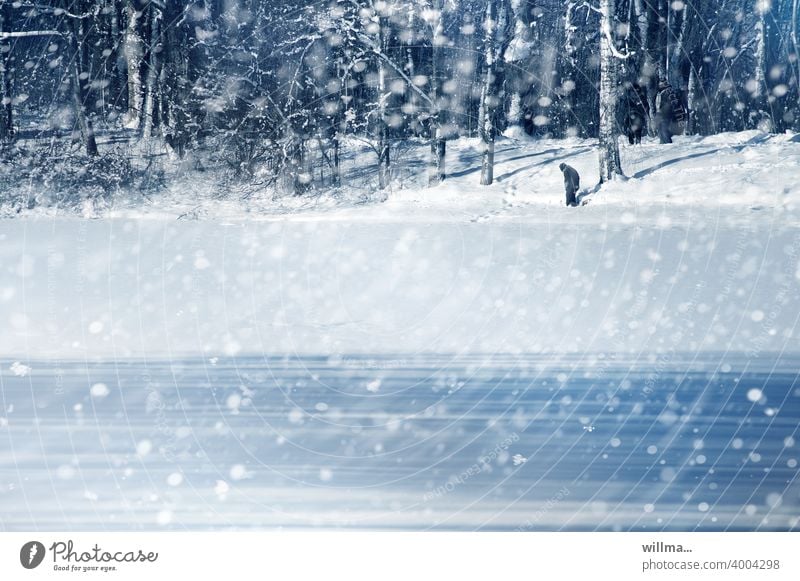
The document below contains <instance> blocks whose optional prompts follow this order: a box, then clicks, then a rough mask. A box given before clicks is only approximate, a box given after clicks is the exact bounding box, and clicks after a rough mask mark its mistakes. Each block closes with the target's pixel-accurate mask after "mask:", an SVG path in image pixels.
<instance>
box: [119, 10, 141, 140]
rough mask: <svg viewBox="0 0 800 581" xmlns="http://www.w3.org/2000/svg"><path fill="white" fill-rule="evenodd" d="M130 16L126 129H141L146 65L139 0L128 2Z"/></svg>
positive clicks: (128, 14) (128, 25) (127, 33)
mask: <svg viewBox="0 0 800 581" xmlns="http://www.w3.org/2000/svg"><path fill="white" fill-rule="evenodd" d="M126 12H127V16H128V23H127V27H126V28H125V41H124V42H125V45H124V49H123V52H124V54H125V63H126V65H127V73H128V112H127V114H126V116H125V127H127V128H128V129H139V128H140V127H141V125H142V113H143V109H144V88H143V86H142V85H143V74H144V71H143V68H144V67H143V63H144V52H145V50H144V49H145V44H144V30H143V28H144V26H143V24H144V19H145V13H144V7H143V6H142V4H141V3H140V2H139V0H128V4H127V6H126Z"/></svg>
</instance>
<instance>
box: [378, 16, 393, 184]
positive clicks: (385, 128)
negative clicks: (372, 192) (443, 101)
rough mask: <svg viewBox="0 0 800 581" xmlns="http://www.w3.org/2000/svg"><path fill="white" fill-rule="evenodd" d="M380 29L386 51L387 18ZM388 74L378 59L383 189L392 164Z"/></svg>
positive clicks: (379, 179) (380, 168) (381, 22)
mask: <svg viewBox="0 0 800 581" xmlns="http://www.w3.org/2000/svg"><path fill="white" fill-rule="evenodd" d="M378 22H379V24H380V26H379V28H380V30H379V31H378V35H379V38H378V42H379V43H380V45H379V46H380V47H381V51H383V52H384V54H385V53H386V49H387V47H388V35H387V30H386V27H387V26H388V25H389V23H388V20H387V19H386V18H383V17H381V18H380V19H379V20H378ZM387 74H388V71H387V65H386V63H385V62H384V60H383V59H379V60H378V119H377V123H378V188H379V189H381V190H383V189H386V187H388V185H389V167H390V164H391V159H390V156H389V153H390V147H391V145H390V143H389V124H388V119H387V109H388V101H389V98H390V97H391V93H390V92H389V91H388V87H387V83H386V76H387Z"/></svg>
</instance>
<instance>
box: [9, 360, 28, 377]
mask: <svg viewBox="0 0 800 581" xmlns="http://www.w3.org/2000/svg"><path fill="white" fill-rule="evenodd" d="M9 369H10V370H11V373H13V374H14V375H16V376H17V377H25V376H26V375H28V374H29V373H30V372H31V368H30V367H28V366H27V365H25V364H24V363H21V362H19V361H15V362H14V363H12V364H11V367H9Z"/></svg>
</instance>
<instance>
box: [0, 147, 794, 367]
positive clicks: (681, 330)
mask: <svg viewBox="0 0 800 581" xmlns="http://www.w3.org/2000/svg"><path fill="white" fill-rule="evenodd" d="M798 141H799V140H798V139H797V138H796V137H795V136H792V135H780V136H769V135H765V134H759V133H756V132H751V133H740V134H727V135H721V136H715V137H709V138H704V139H701V138H692V139H689V138H681V139H678V140H677V143H676V144H674V145H670V146H661V145H658V144H654V143H647V144H645V145H643V146H641V147H635V148H628V147H625V148H624V151H623V159H624V165H625V167H626V171H627V173H628V175H629V176H631V177H630V179H628V180H627V181H621V182H619V183H615V184H611V185H608V186H605V187H603V188H602V189H601V190H600V191H599V192H597V193H594V194H592V195H590V196H589V197H588V198H587V199H588V205H586V206H584V207H581V208H578V209H571V208H565V207H563V199H562V185H561V175H560V172H559V171H558V167H557V165H558V163H559V162H560V161H562V160H563V161H567V162H568V163H570V164H572V165H574V166H575V167H576V168H577V169H578V170H579V171H580V172H581V174H582V176H583V177H584V185H585V186H587V187H593V185H594V181H595V180H596V175H597V174H596V167H595V166H596V154H595V151H594V150H593V149H592V147H591V145H592V144H591V143H588V142H577V141H576V142H558V141H545V142H533V141H524V142H519V141H513V140H504V141H503V142H502V143H501V145H500V146H499V153H498V168H497V172H496V173H497V176H498V180H497V183H496V184H495V185H493V186H491V187H489V188H481V187H480V186H477V185H476V183H477V180H478V166H477V159H478V150H477V144H476V143H475V142H471V141H467V140H463V141H459V142H456V143H453V144H451V147H450V150H449V164H450V170H449V171H450V172H451V178H450V179H449V180H448V181H447V182H446V183H445V184H444V185H442V186H440V187H437V188H417V187H414V184H415V183H417V182H418V181H420V180H423V179H424V175H418V174H419V173H420V171H421V170H420V169H419V168H417V171H416V173H415V174H413V176H411V177H408V179H402V180H398V181H396V182H395V184H394V186H393V189H392V190H391V192H389V193H388V196H387V199H386V200H385V201H374V199H373V201H367V202H365V203H354V200H355V199H357V196H355V195H352V196H348V195H345V194H342V193H340V194H339V195H326V196H320V197H318V198H314V199H312V200H309V199H294V198H290V199H285V198H284V199H280V200H278V201H272V199H271V198H270V201H269V202H267V197H265V198H264V199H261V200H258V199H257V200H254V201H252V202H251V203H250V204H249V205H248V206H247V207H246V208H245V207H244V206H243V205H242V204H241V203H240V202H230V201H229V202H222V201H211V200H204V199H203V198H202V196H199V195H198V196H199V197H198V198H197V199H196V200H194V201H193V204H194V206H195V208H201V211H198V212H197V214H199V215H201V216H208V217H209V218H210V219H208V220H199V221H192V220H188V221H187V220H175V219H174V217H175V216H176V215H178V214H181V213H184V212H185V211H186V208H187V207H188V201H187V200H188V199H189V195H188V194H189V193H191V192H186V191H184V192H183V193H182V196H183V197H182V198H181V199H180V200H181V201H179V202H178V201H176V200H179V198H180V196H178V194H176V196H178V197H175V198H170V200H171V201H170V204H172V205H169V204H166V203H165V204H164V205H163V206H161V207H158V206H154V207H152V208H151V209H150V210H148V212H145V213H142V210H141V208H132V207H128V208H123V207H118V208H116V209H115V210H113V211H112V212H111V214H110V215H109V216H110V217H109V218H108V219H103V220H90V221H85V220H78V219H68V218H65V217H59V216H50V217H44V216H38V217H30V218H28V219H18V220H7V221H3V222H2V223H0V241H2V245H1V246H0V261H1V262H0V268H2V272H3V273H4V275H3V277H2V279H0V321H2V322H3V324H4V325H5V326H6V331H5V332H4V333H2V334H0V354H3V355H6V356H9V357H12V356H13V357H18V358H40V357H62V358H69V359H73V358H84V357H104V356H111V355H113V356H117V357H128V356H142V355H147V356H159V357H161V356H172V355H176V354H181V355H204V356H205V355H208V356H213V355H234V354H238V355H241V354H260V353H270V354H275V353H295V352H296V353H313V354H325V353H331V352H334V353H364V352H367V353H397V352H411V353H413V352H439V353H441V352H454V353H460V352H489V353H494V352H512V353H515V352H523V353H532V352H534V353H535V352H559V353H560V352H583V351H593V352H594V351H598V352H609V351H613V352H621V351H629V352H639V351H649V352H653V351H660V352H670V351H673V350H677V351H694V350H707V351H727V350H734V351H741V352H748V351H749V352H754V353H757V352H761V351H774V352H778V353H780V352H783V351H789V352H797V351H798V350H800V344H799V343H798V339H797V337H796V335H795V332H794V329H795V326H796V323H797V317H798V314H799V313H800V299H799V298H798V297H800V294H798V292H797V291H798V284H800V281H799V280H798V277H800V272H799V271H798V257H800V230H798V224H800V221H799V220H798V217H799V216H800V214H798V204H797V201H798V195H800V186H799V185H798V184H800V179H799V178H800V163H798V161H800V142H798ZM417 153H418V154H419V155H420V156H422V155H423V148H421V149H420V151H419V152H417ZM357 162H358V160H355V161H353V162H352V163H354V164H355V163H357ZM412 178H413V179H412ZM415 179H416V180H417V181H416V182H415ZM198 191H202V188H198ZM362 201H363V200H362ZM259 204H262V205H259ZM141 218H148V219H141Z"/></svg>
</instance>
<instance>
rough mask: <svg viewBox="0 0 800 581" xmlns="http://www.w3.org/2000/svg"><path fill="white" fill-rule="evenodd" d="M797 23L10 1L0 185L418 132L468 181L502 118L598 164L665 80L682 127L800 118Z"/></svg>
mask: <svg viewBox="0 0 800 581" xmlns="http://www.w3.org/2000/svg"><path fill="white" fill-rule="evenodd" d="M798 26H800V1H799V0H685V1H684V0H674V1H671V2H670V1H669V0H588V1H577V0H320V1H316V2H311V1H309V0H57V1H52V2H51V1H47V0H40V1H36V2H28V1H21V0H3V1H2V2H0V42H1V43H2V48H1V49H0V53H1V57H2V62H1V63H0V75H1V76H2V78H0V91H2V116H0V137H1V138H2V151H1V154H0V163H1V164H2V171H0V180H2V181H1V182H0V185H1V186H2V193H0V196H2V198H0V205H2V207H3V208H4V210H5V211H4V213H5V214H8V213H9V211H11V212H12V213H13V212H18V211H23V210H29V209H32V208H34V207H37V206H51V207H53V206H60V207H80V204H81V203H83V204H85V203H86V200H87V199H88V200H90V201H91V204H93V205H94V206H99V207H102V205H103V203H105V202H106V201H107V199H108V198H109V197H113V196H117V195H131V193H132V192H135V193H136V195H139V196H143V199H145V200H147V199H152V198H157V197H158V196H159V195H160V192H162V191H163V190H164V189H165V188H166V187H167V184H168V183H169V182H170V181H171V180H173V179H174V178H175V175H177V174H176V172H179V173H180V175H187V174H195V177H197V175H205V176H206V177H203V178H202V179H204V180H216V181H217V182H218V184H217V185H218V186H219V187H220V192H219V194H218V195H219V196H223V197H224V196H238V197H239V198H241V199H245V200H246V199H247V197H248V196H249V195H251V194H252V192H253V191H256V190H258V191H264V190H268V191H270V192H272V193H273V195H297V196H307V195H309V194H311V193H314V192H317V193H318V192H321V191H330V190H335V189H336V188H347V187H354V186H357V185H358V186H362V185H364V183H367V184H368V188H369V189H371V190H373V191H380V190H383V189H385V188H387V187H389V186H390V185H391V183H392V180H397V179H398V177H399V176H400V175H401V174H402V172H401V171H399V170H398V166H402V165H403V164H404V163H405V164H409V163H411V162H410V161H409V154H408V152H409V150H411V149H414V148H416V149H417V150H419V149H420V148H424V149H425V150H426V151H429V153H427V154H426V155H425V156H424V157H419V156H417V158H415V159H414V163H413V167H414V168H415V169H414V171H415V173H416V174H417V176H424V179H425V184H426V185H436V184H438V183H440V182H441V181H442V180H446V179H447V177H448V158H449V157H450V156H448V143H451V142H452V141H453V140H456V139H461V138H472V139H475V140H478V141H479V143H480V158H479V161H478V160H476V162H477V163H479V164H480V171H479V172H476V174H475V176H474V181H475V187H476V188H478V187H480V185H489V184H491V183H492V182H493V180H494V163H495V162H494V151H495V142H496V140H497V139H498V138H499V137H500V136H501V135H508V136H514V137H524V136H526V135H529V136H531V137H533V138H555V139H562V138H582V139H598V140H599V141H598V143H599V152H600V155H599V159H600V165H599V172H598V173H599V178H600V179H599V180H598V181H601V182H602V181H606V180H610V179H613V178H614V177H615V176H616V175H618V174H620V173H625V169H626V168H625V167H622V166H623V164H622V163H621V161H620V154H619V143H620V140H621V138H622V137H624V135H625V134H626V133H627V134H628V135H629V137H630V138H631V140H632V141H633V139H634V138H633V136H632V135H631V134H632V133H635V132H636V129H637V127H639V128H640V130H641V132H642V133H644V134H645V140H647V135H648V134H649V136H650V137H651V138H655V137H656V136H657V135H658V133H659V120H658V115H659V111H660V107H662V106H663V105H660V104H659V102H658V101H659V95H660V91H661V90H662V89H663V88H664V87H668V88H669V91H668V95H669V97H670V99H671V100H672V102H673V103H672V104H673V105H674V107H675V113H674V114H673V119H672V120H671V121H672V123H671V126H670V132H671V133H672V134H675V135H681V134H688V135H694V134H699V135H711V134H716V133H719V132H727V131H743V130H750V129H758V130H760V131H764V132H776V133H781V132H784V131H786V130H792V131H796V130H798V128H800V91H798V77H799V76H800V61H798V56H797V55H798V43H799V42H800V40H798ZM637 141H638V139H637ZM623 142H624V141H623ZM348 156H351V157H353V156H355V157H358V158H359V160H360V163H361V165H362V167H363V169H364V171H362V172H356V173H353V172H349V173H348V172H347V171H343V169H342V166H343V164H344V162H343V160H345V159H347V157H348ZM451 156H452V153H451ZM407 169H408V168H406V170H407ZM210 170H214V171H213V172H212V171H210ZM208 176H213V177H208ZM355 181H358V182H359V183H358V184H356V183H354V182H355Z"/></svg>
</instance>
